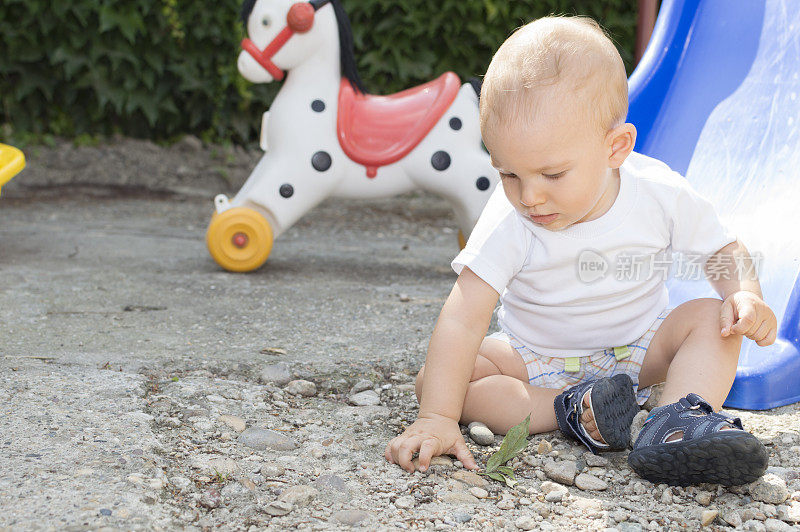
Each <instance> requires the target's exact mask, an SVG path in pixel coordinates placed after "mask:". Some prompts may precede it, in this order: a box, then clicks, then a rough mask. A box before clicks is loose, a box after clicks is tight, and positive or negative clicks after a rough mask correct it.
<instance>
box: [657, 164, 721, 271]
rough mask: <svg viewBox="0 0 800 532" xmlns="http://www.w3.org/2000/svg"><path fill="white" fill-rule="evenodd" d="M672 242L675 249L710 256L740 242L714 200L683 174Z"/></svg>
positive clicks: (674, 215)
mask: <svg viewBox="0 0 800 532" xmlns="http://www.w3.org/2000/svg"><path fill="white" fill-rule="evenodd" d="M670 241H671V245H672V249H673V250H674V251H678V252H681V253H699V254H701V255H706V256H710V255H712V254H714V253H716V252H717V251H719V250H720V249H722V248H723V247H725V246H726V245H728V244H730V243H731V242H734V241H736V235H735V234H734V233H733V232H732V231H731V230H730V229H729V228H728V227H727V226H725V224H723V223H722V221H721V220H720V218H719V216H718V215H717V212H716V210H715V209H714V206H713V205H712V204H711V202H710V201H708V200H707V199H706V198H705V197H704V196H702V195H701V194H700V193H698V192H697V191H696V190H694V188H692V186H691V185H690V184H689V182H688V181H687V180H686V179H685V178H683V177H681V178H680V183H679V186H678V189H677V194H676V197H675V209H674V211H673V218H672V234H671V238H670Z"/></svg>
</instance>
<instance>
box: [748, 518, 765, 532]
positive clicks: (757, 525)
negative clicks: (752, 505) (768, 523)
mask: <svg viewBox="0 0 800 532" xmlns="http://www.w3.org/2000/svg"><path fill="white" fill-rule="evenodd" d="M742 528H743V529H744V530H748V531H752V532H766V530H767V527H765V526H764V523H762V522H761V521H755V520H753V519H750V520H749V521H745V523H744V525H743V526H742Z"/></svg>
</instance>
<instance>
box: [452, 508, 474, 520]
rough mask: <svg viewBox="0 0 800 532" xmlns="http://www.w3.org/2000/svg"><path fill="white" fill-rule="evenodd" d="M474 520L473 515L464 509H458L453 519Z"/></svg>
mask: <svg viewBox="0 0 800 532" xmlns="http://www.w3.org/2000/svg"><path fill="white" fill-rule="evenodd" d="M471 520H472V515H471V514H469V513H468V512H466V511H464V510H457V511H455V512H453V521H455V522H456V523H468V522H469V521H471Z"/></svg>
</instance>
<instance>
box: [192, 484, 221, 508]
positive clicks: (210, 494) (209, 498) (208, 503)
mask: <svg viewBox="0 0 800 532" xmlns="http://www.w3.org/2000/svg"><path fill="white" fill-rule="evenodd" d="M198 503H199V504H200V506H204V507H206V508H219V506H220V505H221V504H222V495H220V493H219V491H218V490H216V489H214V488H211V489H208V490H206V491H204V492H203V494H202V495H201V496H200V500H199V501H198Z"/></svg>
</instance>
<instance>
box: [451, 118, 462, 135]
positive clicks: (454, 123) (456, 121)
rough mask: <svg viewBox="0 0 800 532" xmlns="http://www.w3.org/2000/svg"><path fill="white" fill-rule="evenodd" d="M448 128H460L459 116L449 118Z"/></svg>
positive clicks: (456, 129)
mask: <svg viewBox="0 0 800 532" xmlns="http://www.w3.org/2000/svg"><path fill="white" fill-rule="evenodd" d="M450 128H451V129H454V130H455V131H458V130H459V129H461V119H460V118H456V117H455V116H454V117H453V118H451V119H450Z"/></svg>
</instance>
